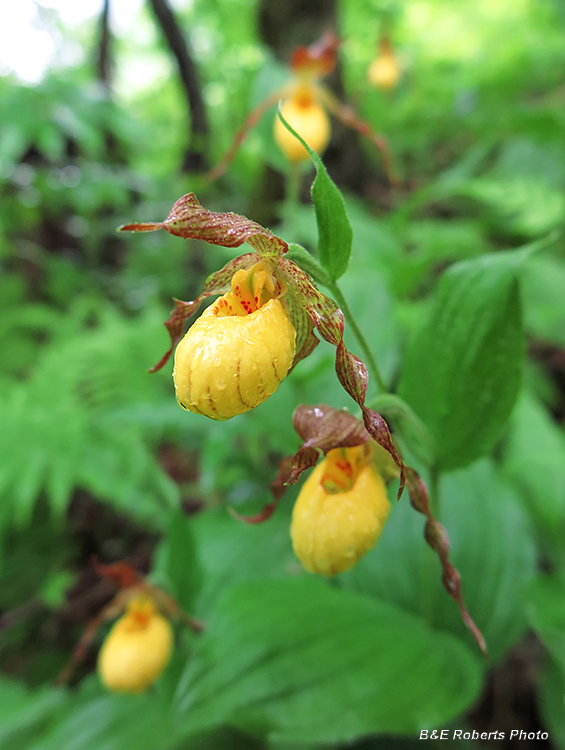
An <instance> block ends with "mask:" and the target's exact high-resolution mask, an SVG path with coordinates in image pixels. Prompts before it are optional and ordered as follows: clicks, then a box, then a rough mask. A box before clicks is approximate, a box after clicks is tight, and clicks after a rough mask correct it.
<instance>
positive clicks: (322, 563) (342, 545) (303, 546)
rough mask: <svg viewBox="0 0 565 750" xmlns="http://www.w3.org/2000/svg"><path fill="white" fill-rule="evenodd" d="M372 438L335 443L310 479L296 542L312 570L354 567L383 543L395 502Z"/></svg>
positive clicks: (301, 500)
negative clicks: (340, 445) (376, 459)
mask: <svg viewBox="0 0 565 750" xmlns="http://www.w3.org/2000/svg"><path fill="white" fill-rule="evenodd" d="M372 453H373V449H372V445H371V441H367V442H365V443H363V444H362V445H359V446H356V447H352V448H333V449H332V450H330V451H328V453H327V454H326V457H325V458H324V460H323V461H321V463H319V464H318V466H316V468H315V469H314V471H313V472H312V474H311V475H310V476H309V477H308V479H307V480H306V482H305V483H304V485H303V487H302V489H301V491H300V494H299V495H298V499H297V500H296V503H295V505H294V509H293V512H292V523H291V527H290V534H291V538H292V546H293V548H294V551H295V553H296V556H297V557H298V559H299V560H300V562H301V563H302V565H303V567H304V568H305V569H306V570H308V571H309V572H311V573H319V574H321V575H326V576H333V575H337V574H338V573H343V572H344V571H346V570H350V568H352V567H353V566H354V565H355V564H356V563H357V562H358V561H359V560H360V559H361V557H363V555H364V554H365V553H366V552H368V551H369V550H370V549H372V548H373V547H374V546H375V544H376V543H377V541H378V539H379V537H380V535H381V532H382V530H383V527H384V525H385V522H386V519H387V516H388V513H389V510H390V503H389V500H388V497H387V494H386V487H385V483H384V481H383V479H382V477H381V475H380V474H379V472H378V470H377V467H376V466H375V464H374V463H373V461H372Z"/></svg>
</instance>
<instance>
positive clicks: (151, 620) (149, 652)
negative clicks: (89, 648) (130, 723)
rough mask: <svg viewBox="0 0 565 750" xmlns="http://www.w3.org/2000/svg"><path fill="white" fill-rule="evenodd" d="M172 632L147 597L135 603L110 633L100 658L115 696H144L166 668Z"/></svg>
mask: <svg viewBox="0 0 565 750" xmlns="http://www.w3.org/2000/svg"><path fill="white" fill-rule="evenodd" d="M172 648H173V629H172V627H171V624H170V622H169V621H168V620H167V619H166V618H165V617H163V616H162V615H160V614H159V613H158V612H157V611H156V609H155V605H154V604H153V602H152V601H151V600H150V599H148V598H146V597H138V598H136V599H133V600H132V601H131V602H130V604H129V606H128V611H127V613H126V614H125V615H124V616H123V617H120V619H119V620H118V621H117V622H116V623H115V625H114V626H113V628H112V630H111V631H110V632H109V633H108V636H107V638H106V640H105V641H104V644H103V645H102V648H101V649H100V654H99V656H98V672H99V674H100V677H101V679H102V682H103V683H104V684H105V685H106V687H107V688H108V689H109V690H112V691H114V692H116V693H141V692H143V691H144V690H145V689H146V688H147V687H149V685H151V684H152V683H153V682H154V681H155V680H156V679H157V677H159V675H160V674H161V672H162V671H163V670H164V669H165V667H166V666H167V664H168V662H169V659H170V656H171V651H172Z"/></svg>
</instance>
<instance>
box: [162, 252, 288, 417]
mask: <svg viewBox="0 0 565 750" xmlns="http://www.w3.org/2000/svg"><path fill="white" fill-rule="evenodd" d="M231 287H232V291H231V292H227V293H226V294H224V295H223V296H222V297H220V298H219V299H217V300H216V301H215V302H214V303H213V304H212V305H210V307H208V308H207V309H206V310H205V311H204V313H203V314H202V315H201V316H200V317H199V318H198V320H197V321H196V322H195V323H194V324H193V325H192V326H191V327H190V329H189V330H188V333H187V334H186V335H185V336H184V338H183V339H182V340H181V341H180V343H179V344H178V346H177V348H176V351H175V366H174V370H173V379H174V383H175V391H176V396H177V400H178V402H179V404H180V405H181V406H182V407H183V408H185V409H187V410H188V411H192V412H196V413H197V414H203V415H205V416H207V417H210V418H212V419H220V420H224V419H230V417H234V416H236V415H238V414H243V413H244V412H246V411H249V410H250V409H254V408H255V407H256V406H258V405H259V404H261V403H263V401H265V399H267V398H268V397H269V396H271V395H272V394H273V393H274V392H275V391H276V390H277V388H278V387H279V384H280V382H281V381H282V380H283V378H285V377H286V375H287V373H288V371H289V370H290V368H291V366H292V363H293V360H294V355H295V351H296V330H295V329H294V326H293V325H292V323H291V321H290V317H289V314H288V311H287V309H286V306H285V305H286V303H285V301H284V294H285V292H286V284H284V283H283V282H281V281H280V280H279V279H277V278H276V277H275V274H274V272H273V267H272V263H270V262H269V261H268V260H260V261H258V262H257V263H256V264H255V265H254V266H252V267H251V268H249V269H240V270H239V271H236V273H235V274H234V276H233V278H232V281H231Z"/></svg>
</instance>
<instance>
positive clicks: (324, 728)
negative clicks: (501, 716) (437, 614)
mask: <svg viewBox="0 0 565 750" xmlns="http://www.w3.org/2000/svg"><path fill="white" fill-rule="evenodd" d="M479 688H480V668H479V666H478V664H477V660H476V659H475V658H474V657H473V656H472V655H471V654H470V652H469V651H468V650H467V649H466V648H465V647H464V646H463V645H462V644H461V643H460V642H459V641H458V640H457V639H455V638H454V637H453V636H450V635H448V634H446V633H441V634H440V633H433V632H432V631H430V630H429V629H428V628H427V627H426V626H425V625H424V624H423V623H422V622H421V621H420V620H419V619H417V618H414V617H412V616H411V615H406V614H405V613H403V612H401V611H400V610H398V609H396V608H395V607H394V606H391V605H388V604H384V603H382V602H376V601H372V600H371V599H369V598H368V597H364V596H361V595H359V594H355V593H352V592H347V591H340V590H336V589H333V588H331V587H329V586H328V585H327V584H325V583H322V582H320V581H317V580H312V579H310V580H307V579H299V580H285V581H277V582H273V581H270V582H268V583H265V582H262V583H255V584H247V585H241V586H237V587H234V588H233V589H232V590H231V591H230V592H229V593H228V594H227V596H226V597H225V598H224V599H223V600H222V601H221V602H219V603H218V605H217V608H216V610H215V613H214V616H213V618H211V620H210V622H209V627H208V629H207V631H206V633H205V635H204V636H203V637H202V639H201V640H200V641H199V647H198V650H197V653H196V654H195V656H194V659H193V660H191V662H189V664H188V665H187V668H186V671H185V673H184V675H183V676H182V677H181V680H180V682H179V686H178V690H177V696H176V697H177V701H176V706H175V707H174V710H175V715H174V717H173V720H174V721H175V722H176V721H177V717H178V720H180V721H179V723H180V727H181V733H182V731H183V730H184V731H186V732H191V731H195V730H198V729H201V728H204V727H206V726H211V725H214V724H219V723H222V722H227V723H229V722H230V721H232V720H234V719H235V718H236V717H237V719H238V724H239V725H240V726H242V725H243V726H245V727H247V728H253V729H255V731H256V732H257V733H258V734H262V735H266V736H267V737H268V738H269V740H271V741H281V742H282V741H284V742H340V741H348V740H351V739H352V738H355V737H358V736H360V735H363V734H368V733H372V732H390V733H403V732H406V733H408V732H416V731H418V730H419V729H420V727H422V726H438V725H441V724H442V723H445V722H446V721H448V720H449V719H450V718H452V717H455V716H457V714H458V713H460V711H462V710H463V709H464V708H465V707H466V706H467V705H468V704H469V702H470V701H471V700H473V698H474V697H475V696H476V694H477V691H478V690H479Z"/></svg>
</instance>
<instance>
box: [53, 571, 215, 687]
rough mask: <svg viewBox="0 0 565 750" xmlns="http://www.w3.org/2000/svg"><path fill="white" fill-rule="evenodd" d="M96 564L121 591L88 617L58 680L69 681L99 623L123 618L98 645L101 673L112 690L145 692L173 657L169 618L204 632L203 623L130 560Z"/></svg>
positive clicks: (99, 669)
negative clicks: (79, 638) (136, 568)
mask: <svg viewBox="0 0 565 750" xmlns="http://www.w3.org/2000/svg"><path fill="white" fill-rule="evenodd" d="M94 567H95V569H96V571H97V573H99V574H100V575H101V576H104V577H105V578H107V579H108V580H110V581H111V582H112V583H113V584H115V585H117V586H118V587H119V591H118V593H117V594H116V596H115V597H114V598H113V599H112V600H111V601H110V602H109V603H108V604H107V605H106V606H105V607H104V608H103V609H102V610H101V612H99V614H98V615H97V616H96V617H95V618H94V619H93V620H91V621H90V623H89V624H88V627H87V628H86V631H85V633H84V635H83V637H82V638H81V640H80V641H79V643H78V645H77V647H76V648H75V650H74V652H73V655H72V657H71V659H70V660H69V662H68V663H67V665H66V666H65V667H64V669H63V670H62V671H61V672H60V674H59V675H58V677H57V680H56V683H57V684H60V685H64V684H66V683H67V682H68V681H69V680H70V678H71V677H72V674H73V672H74V670H75V668H76V666H77V665H78V664H79V663H80V662H81V661H82V659H83V658H84V657H85V655H86V653H87V651H88V647H89V646H90V644H91V643H92V641H93V639H94V636H95V635H96V632H97V630H98V628H99V627H100V625H101V624H102V623H103V622H105V621H106V620H113V619H115V618H119V619H117V620H116V622H115V623H114V625H113V627H112V629H111V630H110V632H109V633H108V635H107V637H106V639H105V641H104V643H103V644H102V648H101V649H100V652H99V655H98V673H99V675H100V679H101V680H102V682H103V684H104V685H105V686H106V687H107V688H108V690H112V691H113V692H117V693H141V692H143V691H144V690H145V689H146V688H148V687H149V686H150V685H151V684H153V682H155V680H156V679H157V678H158V677H159V675H160V674H161V673H162V672H163V670H164V669H165V667H166V666H167V664H168V663H169V660H170V658H171V654H172V650H173V629H172V626H171V623H170V618H177V619H180V620H181V621H182V622H183V623H184V624H185V625H187V626H188V627H189V628H190V629H191V630H194V631H195V632H200V631H201V630H203V627H204V626H203V624H202V623H201V622H200V621H198V620H195V619H194V618H193V617H191V616H190V615H188V614H187V613H186V612H183V610H182V609H181V608H180V607H179V606H178V604H177V603H176V602H175V600H174V599H173V598H172V597H170V596H169V595H168V594H167V593H165V591H163V590H162V589H159V588H157V587H156V586H153V585H152V584H150V583H149V582H148V581H147V580H146V579H145V578H143V576H141V575H140V574H139V573H138V572H137V571H136V570H135V569H134V568H133V567H132V566H131V565H130V564H129V563H128V562H126V561H120V562H117V563H114V564H113V565H101V564H100V563H99V562H98V561H97V560H96V559H95V560H94ZM124 610H125V614H124Z"/></svg>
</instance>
